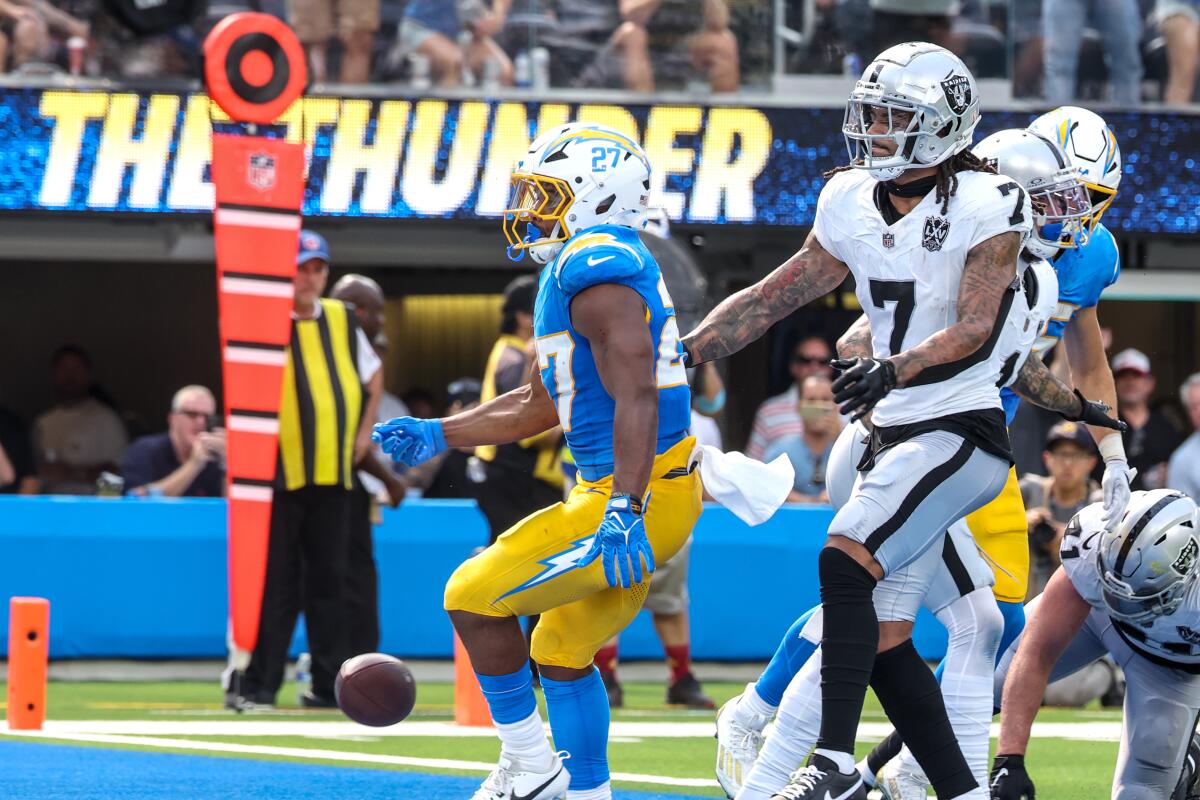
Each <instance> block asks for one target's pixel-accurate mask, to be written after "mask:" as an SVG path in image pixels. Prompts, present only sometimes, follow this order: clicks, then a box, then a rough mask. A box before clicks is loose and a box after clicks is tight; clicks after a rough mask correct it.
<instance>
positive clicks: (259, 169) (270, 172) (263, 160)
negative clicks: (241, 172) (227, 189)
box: [246, 153, 275, 192]
mask: <svg viewBox="0 0 1200 800" xmlns="http://www.w3.org/2000/svg"><path fill="white" fill-rule="evenodd" d="M246 179H247V180H249V181H250V185H251V186H253V187H254V188H255V189H258V190H259V191H261V192H265V191H267V190H268V189H271V188H273V187H274V186H275V156H272V155H268V154H267V153H251V154H250V168H249V169H248V170H247V171H246Z"/></svg>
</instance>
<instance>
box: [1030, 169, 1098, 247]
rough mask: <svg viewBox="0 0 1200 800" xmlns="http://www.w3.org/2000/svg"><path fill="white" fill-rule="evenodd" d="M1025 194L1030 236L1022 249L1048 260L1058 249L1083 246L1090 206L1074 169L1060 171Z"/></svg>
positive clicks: (1085, 240) (1085, 242) (1085, 241)
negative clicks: (1028, 205)
mask: <svg viewBox="0 0 1200 800" xmlns="http://www.w3.org/2000/svg"><path fill="white" fill-rule="evenodd" d="M1028 192H1029V203H1030V206H1031V207H1032V209H1033V234H1032V236H1030V238H1029V241H1028V243H1027V245H1026V246H1027V247H1028V248H1029V249H1030V250H1031V251H1032V252H1033V253H1034V254H1036V255H1038V256H1040V257H1042V258H1050V257H1051V256H1053V255H1055V254H1056V253H1058V251H1059V250H1062V249H1071V248H1075V247H1082V246H1083V245H1085V244H1087V240H1088V230H1087V228H1086V221H1087V219H1088V218H1089V215H1091V213H1092V203H1091V200H1090V199H1089V197H1088V192H1087V189H1086V188H1085V187H1084V185H1083V184H1082V183H1081V182H1080V181H1079V179H1078V177H1077V176H1076V174H1075V170H1074V169H1067V170H1063V171H1061V172H1059V173H1058V174H1056V175H1053V176H1051V178H1050V182H1049V183H1047V184H1046V185H1044V186H1038V187H1036V188H1035V187H1029V189H1028Z"/></svg>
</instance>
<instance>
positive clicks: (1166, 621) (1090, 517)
mask: <svg viewBox="0 0 1200 800" xmlns="http://www.w3.org/2000/svg"><path fill="white" fill-rule="evenodd" d="M1103 514H1104V504H1103V503H1093V504H1092V505H1090V506H1087V507H1085V508H1083V509H1081V510H1080V511H1079V513H1078V514H1076V515H1075V516H1074V518H1072V520H1071V522H1070V523H1069V524H1068V525H1067V530H1066V532H1064V533H1063V538H1062V545H1061V547H1060V548H1059V555H1060V556H1061V558H1062V566H1063V571H1065V572H1066V573H1067V577H1068V578H1070V579H1071V585H1072V586H1074V587H1075V591H1077V592H1079V596H1080V597H1082V598H1083V599H1084V600H1085V601H1087V603H1088V605H1090V606H1091V607H1092V608H1095V609H1097V610H1098V611H1100V612H1101V613H1103V614H1106V615H1107V614H1108V606H1106V605H1105V604H1104V596H1103V594H1102V589H1101V584H1100V572H1099V568H1098V566H1097V562H1098V561H1099V557H1100V547H1099V545H1100V536H1101V534H1103V533H1104V524H1103V523H1102V522H1101V517H1102V515H1103ZM1113 625H1114V627H1115V628H1116V630H1117V633H1119V634H1120V635H1121V638H1123V639H1124V640H1125V642H1126V643H1127V644H1128V645H1129V646H1130V647H1131V648H1132V649H1133V650H1134V652H1136V653H1139V654H1141V655H1143V656H1145V657H1147V658H1149V659H1150V660H1152V661H1156V662H1161V661H1166V662H1171V663H1174V664H1179V665H1186V666H1200V581H1194V582H1193V583H1192V585H1191V586H1190V587H1189V588H1188V590H1187V593H1186V594H1185V595H1184V596H1183V602H1182V603H1180V604H1179V608H1177V609H1175V611H1174V612H1172V613H1170V614H1165V615H1163V616H1161V617H1156V618H1155V619H1154V620H1153V621H1152V622H1151V623H1150V624H1149V625H1131V624H1129V623H1125V622H1120V621H1118V620H1113Z"/></svg>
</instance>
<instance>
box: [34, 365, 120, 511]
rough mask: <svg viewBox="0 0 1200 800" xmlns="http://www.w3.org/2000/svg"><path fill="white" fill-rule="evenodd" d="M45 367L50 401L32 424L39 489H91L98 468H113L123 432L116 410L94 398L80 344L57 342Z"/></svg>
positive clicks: (89, 491) (59, 491)
mask: <svg viewBox="0 0 1200 800" xmlns="http://www.w3.org/2000/svg"><path fill="white" fill-rule="evenodd" d="M51 369H52V382H53V387H54V396H55V404H54V406H53V407H51V408H50V410H49V411H46V412H45V413H43V414H42V415H41V416H39V417H38V418H37V419H36V420H35V421H34V423H33V438H34V453H35V459H36V462H37V472H38V480H39V483H40V486H41V490H42V491H43V492H45V493H47V494H92V493H94V492H95V491H96V478H98V477H99V476H100V473H101V472H104V471H114V472H115V471H116V469H117V464H119V463H120V462H121V456H122V455H123V454H124V452H125V446H126V445H127V444H128V434H127V433H126V431H125V426H124V424H122V422H121V418H120V417H119V416H118V415H117V412H116V411H114V410H113V409H112V407H111V406H110V405H108V404H106V403H104V402H101V401H100V400H98V399H97V397H96V395H97V393H98V390H97V387H96V386H95V385H94V382H93V380H92V361H91V358H90V357H89V356H88V354H87V353H86V352H85V351H84V350H83V348H81V347H78V346H75V345H65V346H63V347H60V348H59V349H58V350H56V351H55V353H54V356H53V358H52V359H51Z"/></svg>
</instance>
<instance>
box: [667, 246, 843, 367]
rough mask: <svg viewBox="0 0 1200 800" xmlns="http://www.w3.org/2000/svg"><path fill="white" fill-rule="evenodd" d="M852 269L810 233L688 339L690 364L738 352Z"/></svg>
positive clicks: (706, 319)
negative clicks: (799, 244)
mask: <svg viewBox="0 0 1200 800" xmlns="http://www.w3.org/2000/svg"><path fill="white" fill-rule="evenodd" d="M847 272H848V270H847V269H846V265H845V264H843V263H842V262H841V261H839V260H838V259H837V258H835V257H834V256H833V255H832V254H830V253H829V251H828V250H826V249H825V248H824V247H822V246H821V243H820V242H818V241H817V237H816V236H814V235H813V234H812V233H809V234H808V238H807V239H805V240H804V246H803V247H801V248H800V251H799V252H798V253H796V254H795V255H794V256H792V257H791V258H789V259H788V260H787V261H785V262H783V264H781V265H780V266H778V267H776V268H775V271H774V272H772V273H771V274H770V275H768V276H767V277H765V278H763V279H762V280H761V281H759V282H758V283H756V284H754V285H753V286H749V287H747V288H745V289H743V290H742V291H740V292H738V293H737V294H733V295H730V296H729V297H727V298H725V300H723V301H722V302H721V304H720V305H718V306H717V307H716V308H714V309H713V310H712V311H711V312H709V314H708V316H707V317H705V318H704V321H703V322H701V323H700V325H699V326H698V327H697V328H696V329H695V330H694V331H692V332H691V333H689V334H688V335H687V336H685V337H683V346H684V349H685V350H686V351H687V353H688V366H695V365H696V364H702V363H704V362H705V361H713V360H714V359H718V358H724V357H725V356H728V355H732V354H733V353H736V352H737V351H738V350H741V349H742V348H743V347H745V346H746V345H748V344H749V343H750V342H753V341H754V340H755V339H758V338H759V337H761V336H762V335H763V334H764V333H766V332H767V329H768V328H770V327H771V326H772V325H774V324H775V323H776V322H778V321H779V320H781V319H783V318H784V317H786V316H787V315H788V314H790V313H792V312H793V311H795V310H796V309H797V308H799V307H800V306H802V305H804V304H805V303H808V302H811V301H813V300H815V299H817V298H818V297H821V296H822V295H825V294H828V293H829V292H831V291H833V290H834V289H836V288H837V287H838V286H839V285H841V283H842V281H843V280H845V279H846V274H847Z"/></svg>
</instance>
